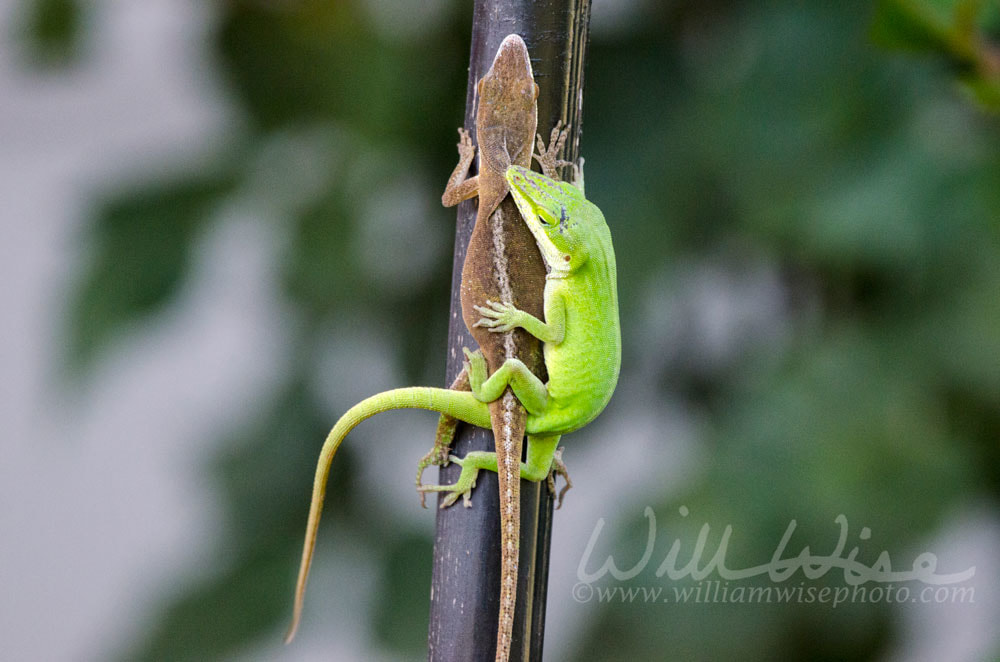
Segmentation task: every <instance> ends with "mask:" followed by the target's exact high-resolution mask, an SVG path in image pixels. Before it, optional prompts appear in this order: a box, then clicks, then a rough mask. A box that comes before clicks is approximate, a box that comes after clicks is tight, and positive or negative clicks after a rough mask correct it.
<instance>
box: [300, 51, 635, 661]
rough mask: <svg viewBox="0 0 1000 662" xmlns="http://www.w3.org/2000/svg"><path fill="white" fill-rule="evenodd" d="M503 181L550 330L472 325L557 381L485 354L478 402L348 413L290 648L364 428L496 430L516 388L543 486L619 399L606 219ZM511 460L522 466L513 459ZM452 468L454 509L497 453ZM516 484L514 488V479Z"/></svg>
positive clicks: (576, 203)
mask: <svg viewBox="0 0 1000 662" xmlns="http://www.w3.org/2000/svg"><path fill="white" fill-rule="evenodd" d="M518 41H520V40H518ZM505 43H506V42H505ZM529 71H530V70H529ZM532 85H533V81H532ZM532 131H533V127H532ZM529 144H530V138H529ZM552 154H553V153H552V152H551V150H550V152H549V153H548V154H543V157H544V156H548V157H549V158H550V159H551V158H552ZM540 160H542V159H540ZM549 164H551V160H550V161H549ZM467 166H468V164H466V167H467ZM543 167H544V163H543ZM463 174H464V173H463ZM505 179H506V181H507V183H508V185H509V186H510V192H511V193H512V195H513V199H514V201H515V203H516V204H517V207H518V209H519V210H520V212H521V215H522V216H523V220H524V222H525V223H526V224H527V227H528V228H529V229H530V231H531V234H532V235H533V237H534V239H535V241H536V242H537V244H538V248H539V250H540V252H541V255H542V257H543V258H544V260H545V266H546V268H547V269H548V272H549V273H548V276H547V277H546V280H545V286H544V295H543V310H544V315H545V319H546V321H545V322H542V321H541V320H540V319H539V318H538V317H537V315H533V314H531V313H530V312H525V311H523V310H521V309H519V308H517V307H515V306H514V305H513V304H511V303H510V302H493V301H483V303H485V304H486V305H484V306H478V310H477V312H479V313H480V314H481V315H483V317H481V318H479V319H478V320H477V321H476V322H475V323H474V324H473V326H474V327H477V328H486V329H489V331H491V332H493V333H503V334H506V333H508V332H510V331H512V330H514V329H517V328H520V329H523V330H524V331H526V332H527V333H529V334H531V335H532V336H534V337H535V338H538V339H539V340H540V341H542V342H543V343H544V345H543V352H544V358H545V367H546V369H547V371H548V375H549V381H548V383H547V384H543V383H542V382H541V380H539V379H538V378H537V377H536V376H534V375H533V374H532V373H531V371H530V370H528V368H527V366H526V365H525V364H524V363H523V362H522V361H520V360H518V359H509V360H505V361H504V362H503V363H502V364H501V365H500V366H499V367H498V368H497V369H496V370H495V371H494V372H493V373H492V375H490V376H488V377H487V375H488V374H489V372H488V366H487V360H486V358H485V357H484V356H483V355H482V354H481V353H479V352H477V353H475V354H473V353H469V352H467V358H468V363H467V366H466V370H465V372H466V374H467V375H468V378H469V382H470V388H471V389H472V392H471V393H470V392H464V391H457V390H449V389H439V388H428V387H412V388H403V389H396V390H393V391H387V392H385V393H380V394H378V395H375V396H372V397H371V398H368V399H366V400H364V401H362V402H360V403H359V404H357V405H355V406H354V407H352V408H351V409H350V410H348V412H347V413H346V414H344V416H343V417H341V419H340V420H339V421H338V422H337V424H336V425H335V426H334V429H333V430H332V431H331V432H330V435H329V436H328V437H327V440H326V442H325V443H324V445H323V449H322V451H321V453H320V458H319V463H318V466H317V469H316V478H315V482H314V488H313V498H312V503H311V507H310V513H309V522H308V524H307V531H306V542H305V546H304V549H303V555H302V565H301V567H300V572H299V579H298V583H297V586H296V596H295V610H294V616H293V621H292V625H291V627H290V628H289V632H288V635H287V636H286V641H290V640H291V638H292V637H293V636H294V633H295V629H296V627H297V625H298V622H299V618H300V616H301V610H302V602H303V597H304V591H305V586H306V580H307V578H308V573H309V568H310V565H311V560H312V552H313V549H314V546H315V541H316V531H317V528H318V525H319V518H320V513H321V511H322V502H323V495H324V492H325V488H326V481H327V478H328V476H329V470H330V463H331V462H332V460H333V457H334V455H335V453H336V451H337V448H338V447H339V446H340V444H341V442H342V441H343V439H344V437H345V436H346V435H347V434H348V432H350V430H352V429H353V428H354V427H355V426H356V425H357V424H358V423H360V422H361V421H363V420H365V419H366V418H369V417H370V416H373V415H375V414H377V413H380V412H382V411H387V410H390V409H401V408H422V409H430V410H433V411H438V412H440V413H442V414H443V415H445V416H449V417H453V418H455V419H458V420H461V421H464V422H466V423H470V424H473V425H477V426H480V427H491V420H490V407H489V405H488V404H487V403H490V402H493V401H495V400H497V399H498V398H499V397H500V396H501V395H502V394H503V393H504V391H506V390H507V389H508V387H509V388H510V389H511V390H512V391H513V394H514V395H515V396H516V397H517V398H518V400H520V402H521V403H522V404H523V405H524V408H525V409H526V410H527V414H526V417H525V424H524V425H525V428H526V430H527V432H528V435H529V438H528V452H527V461H526V462H524V463H520V462H518V463H517V464H516V465H515V466H517V467H518V470H519V474H520V477H521V478H525V479H528V480H535V481H537V480H541V479H543V478H546V477H548V476H549V474H550V471H551V470H552V468H553V464H554V460H555V459H556V446H557V443H558V440H559V437H560V436H561V435H562V434H564V433H566V432H570V431H572V430H575V429H578V428H579V427H582V426H583V425H585V424H586V423H588V422H589V421H590V420H592V419H593V418H594V417H595V416H596V415H597V414H598V413H599V412H600V411H601V410H602V409H603V408H604V406H605V405H606V404H607V401H608V400H609V399H610V397H611V393H612V391H613V390H614V386H615V384H616V382H617V376H618V366H619V363H620V347H621V343H620V335H619V330H618V306H617V291H616V280H615V264H614V253H613V251H612V248H611V240H610V233H609V231H608V229H607V225H606V224H605V223H604V218H603V216H602V215H601V213H600V211H599V210H598V209H597V208H596V207H595V206H594V205H592V204H591V203H589V202H588V201H587V200H586V199H585V198H584V197H583V192H582V190H580V189H577V188H575V187H573V186H572V185H570V184H565V183H558V182H555V181H553V180H551V179H549V178H547V177H545V176H543V175H538V174H535V173H532V172H530V171H529V170H527V169H526V168H524V167H521V166H512V167H510V168H508V169H507V170H506V172H505ZM480 204H482V202H481V203H480ZM474 309H475V307H474ZM522 429H524V428H522ZM507 457H511V458H513V459H515V460H516V459H517V458H518V456H515V455H513V454H508V456H507ZM450 459H452V460H453V461H455V462H457V463H458V464H460V465H461V466H462V473H461V476H460V478H459V480H458V482H457V483H456V484H455V485H452V486H424V487H423V488H422V489H424V490H427V491H431V490H433V491H447V492H451V494H450V495H449V497H448V500H450V501H452V502H453V501H454V500H456V499H457V498H458V497H459V496H462V497H464V498H465V499H467V498H468V495H469V493H470V492H471V490H472V487H473V485H474V483H475V478H476V476H477V475H478V472H479V470H480V469H484V468H485V469H490V470H492V471H497V467H498V458H497V454H496V453H487V452H473V453H469V454H468V455H467V456H466V457H465V458H464V459H461V460H459V459H457V458H450ZM501 466H502V460H501ZM513 482H514V483H515V484H516V480H515V481H513ZM515 489H516V488H515ZM515 544H516V542H515ZM505 607H506V609H505ZM512 609H513V604H512V602H511V603H510V604H508V605H505V604H504V603H502V604H501V629H500V633H499V634H498V651H497V659H498V660H506V659H507V655H508V653H509V645H510V640H509V630H508V635H507V638H506V642H505V640H504V635H503V629H504V628H503V618H504V615H505V614H506V616H507V617H508V618H509V617H510V615H511V614H512ZM505 644H506V645H505Z"/></svg>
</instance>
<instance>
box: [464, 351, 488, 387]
mask: <svg viewBox="0 0 1000 662" xmlns="http://www.w3.org/2000/svg"><path fill="white" fill-rule="evenodd" d="M462 351H463V352H465V370H466V372H468V373H469V386H470V387H471V388H472V393H473V395H476V399H478V398H479V396H478V395H477V394H478V393H479V392H480V390H481V389H482V387H483V382H485V381H486V377H487V376H488V374H487V372H488V371H487V368H486V357H485V356H483V353H482V351H480V350H478V349H477V350H476V351H475V352H473V351H470V350H469V348H468V347H463V348H462Z"/></svg>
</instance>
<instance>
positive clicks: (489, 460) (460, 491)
mask: <svg viewBox="0 0 1000 662" xmlns="http://www.w3.org/2000/svg"><path fill="white" fill-rule="evenodd" d="M559 437H560V435H557V434H556V435H533V434H529V435H528V450H527V453H526V457H525V461H524V462H521V478H524V479H525V480H530V481H534V482H538V481H540V480H542V479H545V478H548V476H549V472H550V471H551V470H552V466H553V462H554V461H555V459H556V454H557V453H556V446H557V445H558V444H559ZM450 459H451V461H452V462H454V463H456V464H458V465H459V466H461V467H462V473H461V475H460V476H459V477H458V481H457V482H456V483H455V484H454V485H422V486H420V487H418V488H417V489H418V490H420V491H421V492H450V493H451V494H449V495H448V496H447V497H445V498H444V499H443V500H442V501H441V507H442V508H447V507H448V506H450V505H451V504H453V503H455V502H456V501H458V497H462V502H463V504H464V505H465V507H466V508H469V507H471V506H472V498H471V493H472V488H474V487H475V486H476V478H478V477H479V471H480V470H482V469H485V470H487V471H492V472H493V473H496V472H497V454H496V453H492V452H488V451H471V452H470V453H468V454H466V456H465V457H464V458H457V457H455V456H452V457H451V458H450ZM550 489H551V488H550ZM566 489H568V488H566ZM566 489H564V490H563V492H565V491H566ZM561 497H562V495H561V494H560V502H561V501H562V498H561Z"/></svg>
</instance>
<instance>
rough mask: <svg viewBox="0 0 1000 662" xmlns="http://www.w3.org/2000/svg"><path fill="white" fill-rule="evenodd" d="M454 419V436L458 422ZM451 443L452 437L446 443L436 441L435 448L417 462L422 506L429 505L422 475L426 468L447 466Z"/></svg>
mask: <svg viewBox="0 0 1000 662" xmlns="http://www.w3.org/2000/svg"><path fill="white" fill-rule="evenodd" d="M451 421H453V423H452V424H451V425H452V436H454V426H455V425H456V424H457V423H458V421H457V420H456V419H451ZM442 423H444V422H442ZM440 438H441V433H440V426H439V432H438V439H440ZM450 444H451V438H449V439H448V442H447V443H445V444H440V443H438V440H437V439H435V441H434V448H432V449H430V451H428V452H427V455H424V456H423V457H422V458H420V462H418V463H417V493H419V494H420V506H421V507H422V508H426V507H427V490H425V489H423V487H424V484H423V483H421V482H420V481H421V477H422V476H423V475H424V469H426V468H427V467H429V466H431V465H434V466H436V467H446V466H448V462H449V450H450V448H449V446H450Z"/></svg>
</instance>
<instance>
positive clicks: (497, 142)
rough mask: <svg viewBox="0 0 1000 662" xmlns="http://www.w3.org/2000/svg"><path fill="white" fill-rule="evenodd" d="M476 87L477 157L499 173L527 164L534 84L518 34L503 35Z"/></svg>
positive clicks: (532, 132)
mask: <svg viewBox="0 0 1000 662" xmlns="http://www.w3.org/2000/svg"><path fill="white" fill-rule="evenodd" d="M476 89H477V91H478V97H479V107H478V110H477V112H476V126H477V127H478V130H479V133H478V138H479V150H480V155H481V156H480V158H481V159H485V160H486V161H487V164H488V166H490V167H491V168H492V170H493V171H494V172H497V173H499V174H500V175H501V176H503V173H504V172H505V171H506V170H507V167H508V166H510V165H523V166H528V165H530V164H531V150H532V147H533V142H532V141H533V140H534V137H535V127H536V124H537V121H538V112H537V109H536V104H535V101H536V100H537V99H538V85H536V84H535V78H534V76H533V74H532V71H531V61H530V60H529V59H528V47H527V46H525V45H524V40H523V39H521V37H519V36H518V35H516V34H511V35H507V37H506V38H504V40H503V43H501V44H500V48H499V49H498V50H497V54H496V57H494V58H493V64H492V65H491V66H490V70H489V71H487V72H486V75H485V76H483V78H482V80H480V81H479V85H478V87H477V88H476ZM480 169H481V170H482V168H480Z"/></svg>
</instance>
